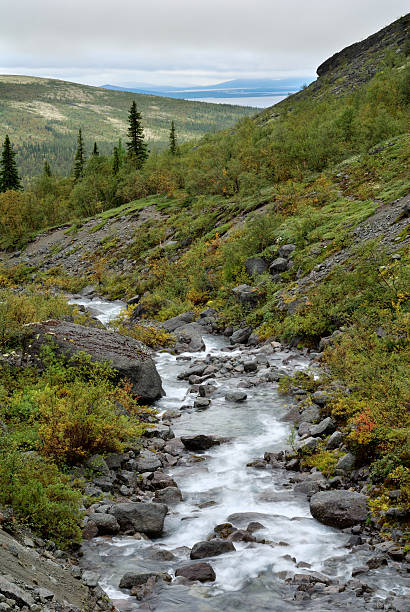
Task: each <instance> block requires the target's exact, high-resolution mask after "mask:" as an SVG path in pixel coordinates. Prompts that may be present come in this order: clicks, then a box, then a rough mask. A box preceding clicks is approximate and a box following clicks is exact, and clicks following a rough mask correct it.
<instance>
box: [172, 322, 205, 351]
mask: <svg viewBox="0 0 410 612" xmlns="http://www.w3.org/2000/svg"><path fill="white" fill-rule="evenodd" d="M203 332H204V330H203V328H202V327H201V325H198V323H186V324H185V325H182V326H181V327H178V328H177V329H176V330H175V331H174V336H175V337H176V339H177V341H176V344H175V352H176V353H184V352H186V351H188V352H189V353H197V352H199V351H204V350H205V343H204V341H203V339H202V334H203Z"/></svg>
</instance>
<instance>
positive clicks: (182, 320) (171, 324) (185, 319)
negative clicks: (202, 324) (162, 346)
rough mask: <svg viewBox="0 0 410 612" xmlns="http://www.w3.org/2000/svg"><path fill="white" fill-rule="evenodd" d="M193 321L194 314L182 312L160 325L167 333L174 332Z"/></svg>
mask: <svg viewBox="0 0 410 612" xmlns="http://www.w3.org/2000/svg"><path fill="white" fill-rule="evenodd" d="M194 320H195V314H194V313H193V312H184V313H182V314H180V315H178V316H176V317H172V319H168V320H167V321H164V322H163V323H161V327H163V328H164V329H166V330H167V331H169V332H174V331H175V330H176V329H178V327H182V326H183V325H186V324H187V323H192V322H193V321H194Z"/></svg>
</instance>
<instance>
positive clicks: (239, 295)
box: [232, 285, 261, 306]
mask: <svg viewBox="0 0 410 612" xmlns="http://www.w3.org/2000/svg"><path fill="white" fill-rule="evenodd" d="M232 293H233V294H234V296H235V298H236V300H237V301H238V302H239V303H240V304H248V305H249V306H256V304H257V303H258V302H259V300H260V298H261V293H260V292H259V291H258V289H256V287H251V286H250V285H238V286H237V287H234V288H233V289H232Z"/></svg>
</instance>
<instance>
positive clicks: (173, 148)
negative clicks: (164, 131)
mask: <svg viewBox="0 0 410 612" xmlns="http://www.w3.org/2000/svg"><path fill="white" fill-rule="evenodd" d="M177 151H178V145H177V135H176V130H175V123H174V122H173V121H171V130H170V132H169V152H170V153H171V155H176V154H177Z"/></svg>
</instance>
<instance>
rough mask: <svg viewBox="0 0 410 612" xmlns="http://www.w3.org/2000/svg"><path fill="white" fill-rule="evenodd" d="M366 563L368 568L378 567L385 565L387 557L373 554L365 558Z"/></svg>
mask: <svg viewBox="0 0 410 612" xmlns="http://www.w3.org/2000/svg"><path fill="white" fill-rule="evenodd" d="M366 565H367V567H368V568H369V569H378V568H379V567H381V566H382V565H387V559H386V557H382V556H381V555H375V556H374V557H370V559H367V561H366Z"/></svg>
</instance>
